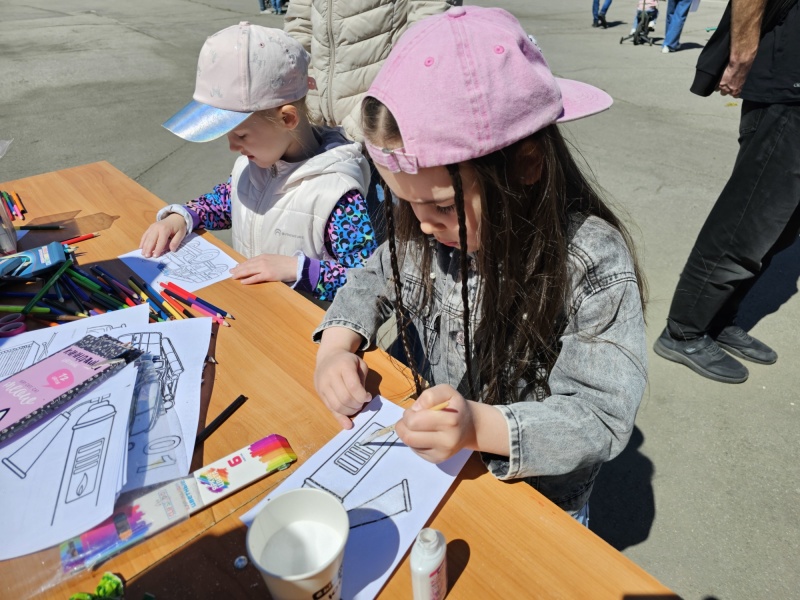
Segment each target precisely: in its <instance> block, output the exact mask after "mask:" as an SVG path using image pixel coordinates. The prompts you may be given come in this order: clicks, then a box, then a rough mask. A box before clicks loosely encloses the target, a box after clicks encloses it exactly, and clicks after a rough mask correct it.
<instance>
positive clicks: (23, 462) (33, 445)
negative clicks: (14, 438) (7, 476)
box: [3, 411, 69, 479]
mask: <svg viewBox="0 0 800 600" xmlns="http://www.w3.org/2000/svg"><path fill="white" fill-rule="evenodd" d="M68 422H69V413H68V412H66V411H65V412H63V413H61V414H60V415H57V416H56V417H54V418H53V419H52V420H51V421H50V422H49V423H48V424H47V425H45V426H44V427H42V428H41V429H39V431H38V432H37V433H36V435H35V436H33V437H32V438H31V439H29V440H28V441H27V442H25V444H24V445H23V446H21V447H20V448H19V449H18V450H17V451H16V452H14V454H12V455H11V456H7V457H6V458H4V459H3V464H4V465H5V466H7V467H8V468H9V469H11V472H12V473H14V475H16V476H17V477H19V478H20V479H25V476H26V475H27V474H28V471H30V470H31V467H33V465H34V464H36V461H37V460H39V457H40V456H41V455H42V454H44V451H45V450H47V447H48V446H49V445H50V444H51V443H52V441H53V440H54V439H56V436H57V435H58V433H59V432H60V431H61V430H62V429H63V428H64V425H66V424H67V423H68Z"/></svg>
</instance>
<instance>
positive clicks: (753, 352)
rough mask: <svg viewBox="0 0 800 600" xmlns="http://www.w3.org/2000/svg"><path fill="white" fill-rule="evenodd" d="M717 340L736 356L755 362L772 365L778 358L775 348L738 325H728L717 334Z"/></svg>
mask: <svg viewBox="0 0 800 600" xmlns="http://www.w3.org/2000/svg"><path fill="white" fill-rule="evenodd" d="M716 342H717V344H719V345H720V346H721V347H722V348H724V349H725V350H727V351H728V352H730V353H731V354H733V355H734V356H738V357H739V358H743V359H745V360H749V361H752V362H755V363H759V364H762V365H771V364H772V363H774V362H775V361H776V360H778V353H777V352H775V350H773V349H772V348H770V347H769V346H767V345H766V344H765V343H764V342H762V341H760V340H757V339H756V338H754V337H753V336H752V335H750V334H749V333H747V332H746V331H745V330H744V329H742V328H741V327H739V326H738V325H728V326H727V327H726V328H725V329H723V330H722V333H720V334H719V335H718V336H717V339H716Z"/></svg>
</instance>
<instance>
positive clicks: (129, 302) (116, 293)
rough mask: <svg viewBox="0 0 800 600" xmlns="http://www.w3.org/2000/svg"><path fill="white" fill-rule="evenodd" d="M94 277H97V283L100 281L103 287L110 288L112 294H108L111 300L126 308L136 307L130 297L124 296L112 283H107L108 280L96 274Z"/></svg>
mask: <svg viewBox="0 0 800 600" xmlns="http://www.w3.org/2000/svg"><path fill="white" fill-rule="evenodd" d="M95 275H96V276H97V280H98V281H100V282H101V283H104V284H105V285H107V286H108V287H110V288H111V289H112V290H114V293H113V294H110V295H111V297H112V298H114V299H118V300H120V301H121V302H123V303H124V304H127V305H128V306H136V304H135V303H134V302H133V300H131V298H130V296H128V294H126V293H125V292H123V291H122V290H121V289H119V288H118V287H116V286H115V285H114V283H113V281H109V280H108V279H106V278H105V277H103V276H101V275H98V274H97V273H95Z"/></svg>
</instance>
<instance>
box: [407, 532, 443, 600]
mask: <svg viewBox="0 0 800 600" xmlns="http://www.w3.org/2000/svg"><path fill="white" fill-rule="evenodd" d="M446 558H447V543H446V542H445V539H444V536H443V535H442V533H441V532H440V531H437V530H436V529H431V528H430V527H426V528H425V529H423V530H422V531H420V532H419V535H417V541H416V542H414V546H413V547H412V548H411V589H412V590H413V593H414V600H443V598H444V597H445V596H446V595H447V561H446V560H445V559H446Z"/></svg>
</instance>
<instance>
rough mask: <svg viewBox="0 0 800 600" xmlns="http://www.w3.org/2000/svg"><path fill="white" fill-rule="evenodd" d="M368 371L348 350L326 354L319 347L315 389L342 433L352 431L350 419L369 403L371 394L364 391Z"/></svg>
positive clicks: (365, 365)
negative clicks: (344, 430)
mask: <svg viewBox="0 0 800 600" xmlns="http://www.w3.org/2000/svg"><path fill="white" fill-rule="evenodd" d="M368 371H369V367H367V363H365V362H364V360H363V359H362V358H361V357H360V356H358V355H357V354H354V353H352V352H349V351H347V350H341V349H332V350H330V351H325V349H324V347H320V350H319V352H318V353H317V368H316V370H315V371H314V387H315V388H317V393H318V394H319V397H320V398H321V399H322V402H323V403H324V404H325V406H327V407H328V409H329V410H330V411H331V412H332V413H333V416H334V417H335V418H336V420H337V421H338V422H339V424H340V425H341V426H342V429H351V428H352V427H353V422H352V421H351V420H350V418H349V417H350V416H351V415H354V414H356V413H357V412H358V411H360V410H361V409H362V408H363V406H364V404H366V403H367V402H369V401H370V400H372V394H370V393H369V392H368V391H367V390H366V389H365V388H364V382H365V381H366V379H367V372H368Z"/></svg>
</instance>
